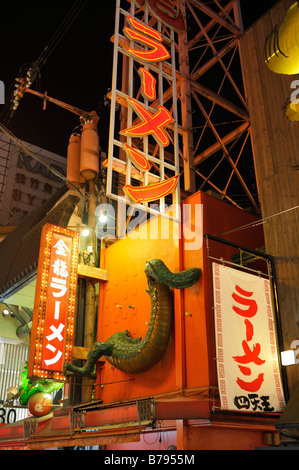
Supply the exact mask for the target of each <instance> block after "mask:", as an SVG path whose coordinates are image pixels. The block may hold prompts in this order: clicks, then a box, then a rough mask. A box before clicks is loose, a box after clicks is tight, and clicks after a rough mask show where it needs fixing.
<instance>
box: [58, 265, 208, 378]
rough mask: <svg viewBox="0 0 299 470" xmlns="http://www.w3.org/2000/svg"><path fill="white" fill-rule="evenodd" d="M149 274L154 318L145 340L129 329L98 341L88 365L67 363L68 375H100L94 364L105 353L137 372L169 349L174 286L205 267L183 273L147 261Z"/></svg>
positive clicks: (188, 281) (125, 368)
mask: <svg viewBox="0 0 299 470" xmlns="http://www.w3.org/2000/svg"><path fill="white" fill-rule="evenodd" d="M145 274H146V277H147V283H148V290H147V292H148V294H149V295H150V298H151V318H150V323H149V327H148V330H147V333H146V335H145V337H144V339H143V340H141V338H136V339H134V338H132V337H130V336H129V331H128V330H126V331H122V332H119V333H115V334H114V335H112V336H111V337H110V338H109V339H107V340H106V341H104V342H96V343H95V344H94V345H93V346H92V348H91V349H90V350H89V352H88V355H87V361H86V364H85V365H84V367H77V366H74V365H72V364H70V363H65V364H64V374H65V376H66V377H69V376H72V375H81V376H84V377H89V378H92V379H95V378H96V375H97V374H96V373H95V372H94V366H95V364H96V362H97V360H98V359H100V357H101V356H105V358H106V360H107V361H108V362H109V363H110V364H112V365H113V366H114V367H116V368H117V369H119V370H121V371H123V372H128V373H132V374H136V373H139V372H144V371H147V370H149V369H150V368H152V367H153V366H154V365H155V364H157V362H159V361H160V360H161V359H162V357H163V356H164V353H165V351H166V348H167V345H168V341H169V337H170V332H171V326H172V320H173V302H172V292H171V290H170V288H173V289H184V288H186V287H190V286H192V285H193V284H195V283H196V282H197V281H198V280H199V279H200V277H201V269H199V268H189V269H186V270H185V271H181V272H179V273H172V272H171V271H169V269H168V268H167V266H166V265H165V264H164V262H163V261H162V260H160V259H155V260H152V261H147V262H146V266H145Z"/></svg>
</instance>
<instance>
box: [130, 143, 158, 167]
mask: <svg viewBox="0 0 299 470" xmlns="http://www.w3.org/2000/svg"><path fill="white" fill-rule="evenodd" d="M124 149H125V151H126V152H127V154H128V155H129V157H131V159H132V160H133V162H134V164H135V165H136V166H137V168H138V169H139V170H142V171H147V170H149V169H150V167H151V166H150V164H149V161H148V159H147V158H146V157H145V156H144V155H142V153H140V152H138V150H136V149H133V147H131V146H130V145H128V144H124Z"/></svg>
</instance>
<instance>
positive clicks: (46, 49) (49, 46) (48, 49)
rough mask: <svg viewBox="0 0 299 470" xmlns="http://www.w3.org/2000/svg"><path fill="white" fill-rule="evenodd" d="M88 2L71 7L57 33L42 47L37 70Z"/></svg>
mask: <svg viewBox="0 0 299 470" xmlns="http://www.w3.org/2000/svg"><path fill="white" fill-rule="evenodd" d="M87 2H88V0H78V1H77V2H76V3H75V5H73V6H72V8H71V9H70V11H69V12H68V14H67V15H66V17H65V18H64V20H63V21H62V23H61V24H60V26H59V27H58V29H57V31H56V32H55V33H54V35H53V36H52V38H51V39H50V41H49V42H48V44H47V45H46V46H45V47H44V49H43V51H42V53H41V54H40V56H39V57H38V59H37V60H36V61H35V62H36V63H37V64H38V66H39V69H41V68H42V67H43V66H44V65H45V63H46V61H47V60H48V58H49V57H50V55H51V54H52V52H53V50H54V49H55V48H56V47H57V45H58V44H59V42H60V41H61V39H62V38H63V36H64V35H65V34H66V32H67V31H68V29H69V28H70V26H71V25H72V24H73V22H74V21H75V19H76V18H77V17H78V15H79V13H80V12H81V10H82V9H83V8H84V6H85V5H86V3H87Z"/></svg>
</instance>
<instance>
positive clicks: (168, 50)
mask: <svg viewBox="0 0 299 470" xmlns="http://www.w3.org/2000/svg"><path fill="white" fill-rule="evenodd" d="M120 3H121V2H120V0H118V1H117V8H116V10H117V12H119V13H118V17H117V18H118V19H117V20H116V30H115V36H114V37H115V50H114V65H113V68H114V71H113V77H114V79H113V84H112V92H111V97H112V98H111V99H112V105H111V110H112V112H111V121H110V138H109V151H108V172H107V196H109V197H113V198H114V199H121V198H123V199H126V200H127V201H128V202H129V203H130V201H132V202H135V203H137V201H138V204H143V205H144V207H145V208H146V209H149V210H151V211H152V212H155V211H154V210H152V207H150V208H149V205H148V203H149V202H153V201H160V211H161V212H163V213H164V212H165V210H164V206H165V200H164V198H165V197H166V196H168V195H169V194H172V201H173V202H172V203H173V204H177V203H178V202H179V190H178V188H179V184H178V180H179V175H180V168H179V150H178V142H179V139H178V125H179V124H178V121H179V119H178V110H177V94H176V93H177V91H176V90H177V87H176V67H175V53H176V50H175V46H174V44H175V33H174V31H175V30H176V31H177V32H178V33H180V32H182V31H184V30H185V22H184V18H183V16H182V13H181V10H180V7H179V6H178V2H177V1H176V0H153V1H152V0H149V1H146V0H143V1H141V0H138V1H133V0H132V1H131V4H132V8H131V14H128V13H126V12H125V11H124V9H121V8H120ZM140 9H141V10H140ZM148 13H149V14H150V15H152V16H153V17H154V18H155V19H156V20H158V22H156V21H155V20H154V21H152V20H151V19H150V17H149V16H148ZM137 16H138V17H140V19H139V18H137ZM160 22H161V23H162V24H163V25H164V26H163V27H161V23H160ZM155 23H157V24H156V25H155V27H152V26H153V25H154V24H155ZM118 54H120V55H122V56H128V57H129V61H128V64H127V65H128V70H127V71H126V78H125V79H126V80H128V84H127V86H125V87H124V89H123V90H118V89H117V80H115V77H116V76H117V74H118V63H119V62H120V61H119V60H118ZM124 63H126V61H124ZM136 72H138V74H137V73H136ZM136 87H137V88H136ZM124 90H125V91H124ZM165 96H167V100H166V101H167V102H168V104H167V107H166V106H165ZM116 97H117V99H121V100H122V104H123V103H124V100H125V102H126V103H125V104H123V106H126V107H127V108H128V115H127V125H125V124H124V123H122V126H121V129H120V130H118V129H116V128H115V112H114V110H115V103H116V101H117V100H116ZM136 116H137V117H136ZM170 129H171V133H172V136H170V135H169V130H170ZM138 139H142V141H143V142H141V143H140V140H138ZM170 145H171V146H172V148H171V149H168V155H167V158H166V156H165V154H164V150H165V149H166V147H168V146H170ZM120 148H121V151H119V149H120ZM169 155H172V157H171V158H169ZM124 158H125V159H126V164H125V165H124ZM118 160H119V163H117V161H118ZM131 164H132V165H131ZM136 170H138V171H139V173H137V172H136ZM113 171H119V172H123V171H125V172H126V181H125V183H124V184H123V183H122V182H121V184H123V186H122V189H123V192H124V194H125V195H127V196H128V198H124V195H122V194H121V192H120V191H119V189H120V188H119V187H118V188H117V191H115V190H114V188H113V182H112V179H113V178H112V176H113ZM136 176H137V180H139V181H140V182H141V183H140V185H136V183H135V182H134V181H133V179H136ZM137 188H138V189H137ZM170 199H171V198H170Z"/></svg>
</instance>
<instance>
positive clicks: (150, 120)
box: [120, 98, 173, 147]
mask: <svg viewBox="0 0 299 470" xmlns="http://www.w3.org/2000/svg"><path fill="white" fill-rule="evenodd" d="M128 100H129V102H130V103H131V105H132V107H133V108H134V110H135V111H136V113H137V114H138V115H139V117H140V118H141V119H142V122H141V123H139V124H136V125H135V126H132V127H129V128H128V129H124V130H122V131H121V132H120V133H121V134H125V135H131V136H135V137H143V136H145V135H150V134H152V135H153V137H154V138H155V139H156V141H157V142H158V144H160V145H162V146H163V147H167V145H169V139H168V136H167V132H166V131H165V130H164V129H162V128H163V127H165V126H166V125H167V124H168V123H170V122H173V117H172V115H171V114H170V112H169V111H168V110H167V109H166V108H165V107H164V106H162V105H160V106H159V107H158V108H159V109H158V111H156V113H154V114H152V113H150V112H149V111H148V110H147V109H146V108H145V106H143V105H142V104H141V103H139V102H138V101H136V100H133V99H132V98H128Z"/></svg>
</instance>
